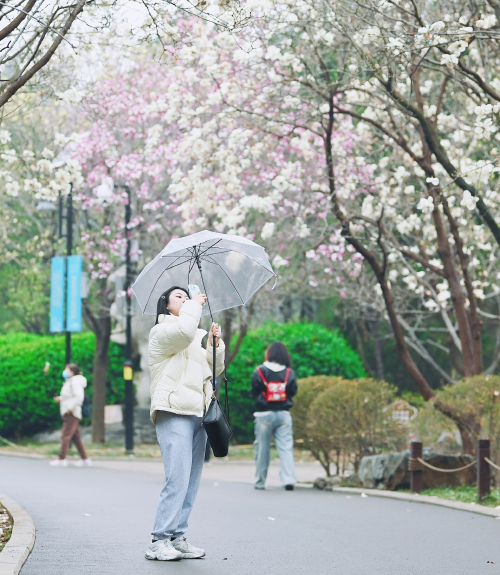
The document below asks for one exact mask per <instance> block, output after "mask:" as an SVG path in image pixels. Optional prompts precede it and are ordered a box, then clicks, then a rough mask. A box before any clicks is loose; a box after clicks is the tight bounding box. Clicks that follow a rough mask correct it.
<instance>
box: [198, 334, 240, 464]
mask: <svg viewBox="0 0 500 575" xmlns="http://www.w3.org/2000/svg"><path fill="white" fill-rule="evenodd" d="M212 347H213V352H214V355H213V374H212V390H213V394H212V400H211V402H210V405H209V406H208V409H207V411H206V413H205V415H204V416H203V427H204V428H205V431H206V432H207V436H208V441H210V446H211V447H212V451H213V452H214V455H215V457H226V455H227V454H228V452H229V441H230V440H231V437H232V435H233V432H232V431H231V427H230V426H229V401H228V397H227V378H226V373H225V372H224V386H225V392H226V398H225V404H226V405H225V407H226V411H227V417H226V414H225V413H224V410H223V409H222V405H221V404H220V401H219V400H218V399H217V397H216V395H215V367H216V353H217V351H216V338H215V337H214V340H213V342H212Z"/></svg>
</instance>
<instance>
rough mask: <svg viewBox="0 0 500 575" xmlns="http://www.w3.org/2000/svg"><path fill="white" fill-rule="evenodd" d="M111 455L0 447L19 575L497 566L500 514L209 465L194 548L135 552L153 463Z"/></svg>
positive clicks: (420, 573)
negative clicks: (5, 451)
mask: <svg viewBox="0 0 500 575" xmlns="http://www.w3.org/2000/svg"><path fill="white" fill-rule="evenodd" d="M118 463H120V462H116V464H118ZM116 464H115V468H113V466H112V465H111V466H109V465H107V466H106V467H93V468H89V469H78V468H74V467H68V468H66V469H55V468H52V467H50V466H49V465H48V464H47V461H46V460H39V459H25V458H17V457H6V456H0V491H2V492H4V493H7V494H8V495H10V496H11V497H12V498H13V499H15V500H17V501H18V502H19V503H20V504H21V505H22V506H23V507H25V509H26V510H27V511H28V512H29V513H30V515H31V516H32V517H33V519H34V521H35V524H36V527H37V540H36V544H35V548H34V550H33V553H32V554H31V556H30V557H29V559H28V561H27V563H26V565H25V566H24V567H23V569H22V571H21V575H80V574H85V575H89V574H90V575H101V574H103V575H112V574H115V573H120V574H121V575H132V574H133V575H138V574H157V573H162V574H163V573H165V572H168V573H169V574H172V573H173V574H175V575H188V574H189V575H198V574H199V575H260V574H264V573H265V574H269V575H285V574H286V575H296V574H297V575H299V574H300V575H302V574H304V575H306V574H307V575H310V574H313V575H327V574H328V575H332V574H338V575H378V574H380V575H445V574H446V575H448V574H449V575H483V574H500V544H499V541H500V521H497V520H495V519H492V518H490V517H484V516H480V515H475V514H472V513H467V512H463V511H455V510H450V509H446V508H442V507H434V506H430V505H422V504H418V503H409V502H402V501H394V500H385V499H380V498H372V497H368V498H361V497H359V496H355V495H352V496H346V495H345V494H338V493H334V494H332V493H326V492H319V491H315V490H312V489H298V490H296V491H294V492H285V491H283V490H281V489H279V488H271V489H269V490H266V491H255V490H253V489H252V487H251V485H249V484H245V483H236V482H234V481H233V482H229V481H224V473H223V469H224V466H219V467H218V468H217V467H216V466H215V465H214V466H212V469H220V470H221V473H220V477H219V479H218V480H216V477H215V476H214V473H215V472H214V471H210V473H209V474H208V476H209V478H208V477H207V476H206V478H205V479H203V480H202V485H201V488H200V493H199V496H198V501H197V504H196V506H195V509H194V511H193V514H192V517H191V529H190V533H189V535H190V539H191V540H192V541H193V543H194V544H195V545H198V546H201V547H204V548H205V549H206V550H207V557H206V559H204V560H197V561H187V560H185V561H182V562H179V563H167V564H165V563H162V562H151V561H146V560H145V559H144V558H143V554H144V551H145V549H146V547H147V544H148V540H149V530H150V529H151V524H152V521H153V516H154V510H155V506H156V502H157V499H158V494H159V491H160V489H161V486H162V480H163V478H162V474H161V473H159V472H154V471H152V468H150V469H149V470H148V471H146V470H141V467H140V465H141V464H140V462H133V463H132V464H131V465H130V467H129V468H127V467H126V466H124V465H119V466H117V465H116ZM210 469H211V468H210V467H209V468H207V471H208V470H210ZM242 473H247V471H243V472H242ZM233 477H234V474H233ZM487 561H493V562H494V563H487Z"/></svg>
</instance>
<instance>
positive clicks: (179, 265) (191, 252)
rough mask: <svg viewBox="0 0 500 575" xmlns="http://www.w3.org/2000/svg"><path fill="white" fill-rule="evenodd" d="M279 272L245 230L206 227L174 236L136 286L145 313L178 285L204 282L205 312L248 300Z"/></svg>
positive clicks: (226, 307)
mask: <svg viewBox="0 0 500 575" xmlns="http://www.w3.org/2000/svg"><path fill="white" fill-rule="evenodd" d="M272 277H276V274H275V273H274V271H273V268H272V267H271V264H270V263H269V258H268V257H267V254H266V251H265V249H264V248H263V247H261V246H259V245H257V244H256V243H254V242H252V241H251V240H248V239H246V238H242V237H240V236H230V235H227V234H219V233H217V232H210V231H203V232H198V233H196V234H192V235H190V236H187V237H185V238H179V239H175V240H172V241H170V242H169V243H168V245H167V246H166V247H165V248H164V249H163V250H162V251H161V252H160V253H159V254H158V255H157V256H156V257H155V258H154V259H153V260H152V261H151V262H149V264H148V265H147V266H146V267H145V268H144V269H143V270H142V272H141V273H140V275H139V277H138V278H137V280H136V281H135V283H134V285H133V286H132V291H133V292H134V294H135V297H136V298H137V301H138V302H139V305H140V306H141V310H142V314H143V315H144V314H149V315H156V305H157V303H158V299H159V298H160V296H161V294H162V293H163V292H164V291H166V290H167V289H168V288H170V287H172V286H174V285H178V286H180V287H184V288H187V286H188V284H196V285H198V286H200V289H201V291H202V292H205V293H206V295H207V297H208V303H209V305H208V306H204V307H203V315H208V314H214V313H216V312H218V311H222V310H225V309H229V308H232V307H236V306H240V305H245V303H246V302H247V301H248V300H249V299H250V298H251V297H252V296H253V295H254V293H255V292H256V291H257V290H259V289H260V288H261V287H262V286H263V285H264V284H265V283H266V282H267V281H269V279H270V278H272Z"/></svg>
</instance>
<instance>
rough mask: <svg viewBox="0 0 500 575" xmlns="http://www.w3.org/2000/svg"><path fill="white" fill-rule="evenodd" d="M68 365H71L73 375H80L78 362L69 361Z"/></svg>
mask: <svg viewBox="0 0 500 575" xmlns="http://www.w3.org/2000/svg"><path fill="white" fill-rule="evenodd" d="M66 367H69V369H71V371H72V372H73V375H80V366H79V365H78V364H77V363H68V365H67V366H66Z"/></svg>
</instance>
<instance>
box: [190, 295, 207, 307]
mask: <svg viewBox="0 0 500 575" xmlns="http://www.w3.org/2000/svg"><path fill="white" fill-rule="evenodd" d="M193 300H194V301H195V302H197V303H199V304H200V305H205V304H206V303H207V296H206V295H205V294H204V293H201V292H198V293H197V294H196V295H195V296H193Z"/></svg>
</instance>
